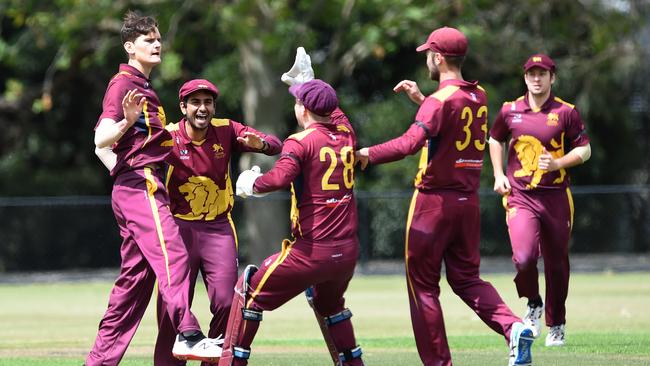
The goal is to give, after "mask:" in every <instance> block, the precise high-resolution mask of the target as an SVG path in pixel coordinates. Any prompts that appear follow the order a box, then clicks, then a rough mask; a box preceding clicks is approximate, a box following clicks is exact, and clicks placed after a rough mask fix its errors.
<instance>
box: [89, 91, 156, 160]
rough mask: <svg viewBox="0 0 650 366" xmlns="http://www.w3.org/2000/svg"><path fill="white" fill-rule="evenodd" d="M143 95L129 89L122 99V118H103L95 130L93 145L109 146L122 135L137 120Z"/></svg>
mask: <svg viewBox="0 0 650 366" xmlns="http://www.w3.org/2000/svg"><path fill="white" fill-rule="evenodd" d="M144 101H145V97H144V96H143V95H142V94H140V93H138V91H137V89H133V90H129V91H128V92H127V93H126V95H124V98H123V99H122V108H123V109H124V119H122V120H120V121H115V120H113V119H111V118H103V119H102V120H101V121H100V122H99V125H98V126H97V129H96V130H95V146H97V147H98V148H100V149H101V148H106V147H110V146H111V145H113V144H114V143H116V142H117V140H119V139H120V137H122V135H124V133H125V132H126V131H127V130H128V129H129V128H130V127H131V126H133V124H134V123H135V121H137V120H138V117H140V113H142V107H143V105H144Z"/></svg>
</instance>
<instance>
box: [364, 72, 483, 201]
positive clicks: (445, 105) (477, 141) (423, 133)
mask: <svg viewBox="0 0 650 366" xmlns="http://www.w3.org/2000/svg"><path fill="white" fill-rule="evenodd" d="M486 135H487V98H486V95H485V91H484V90H483V88H481V87H480V86H479V85H478V82H477V81H474V82H468V81H464V80H456V79H451V80H445V81H443V82H441V83H440V86H439V87H438V90H437V91H436V92H435V93H433V94H432V95H430V96H428V97H427V98H425V100H424V102H423V103H422V105H421V106H420V109H419V110H418V112H417V114H416V116H415V122H414V123H413V124H412V125H411V127H409V129H408V130H407V131H406V132H405V133H404V134H403V135H402V136H400V137H397V138H394V139H392V140H390V141H387V142H384V143H383V144H379V145H375V146H372V147H370V149H369V158H370V162H371V163H372V164H382V163H386V162H391V161H396V160H400V159H403V158H404V157H406V156H407V155H412V154H414V153H416V152H417V151H418V150H420V149H422V155H421V157H420V164H419V169H418V173H417V176H416V177H415V188H417V189H418V190H420V191H429V190H434V189H449V190H456V191H460V192H468V193H472V192H476V190H477V189H478V187H479V180H480V175H481V167H482V166H483V155H484V150H485V138H486Z"/></svg>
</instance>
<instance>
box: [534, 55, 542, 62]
mask: <svg viewBox="0 0 650 366" xmlns="http://www.w3.org/2000/svg"><path fill="white" fill-rule="evenodd" d="M533 62H542V58H541V57H539V56H535V57H533Z"/></svg>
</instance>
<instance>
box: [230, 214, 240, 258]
mask: <svg viewBox="0 0 650 366" xmlns="http://www.w3.org/2000/svg"><path fill="white" fill-rule="evenodd" d="M228 222H229V223H230V227H231V228H232V235H233V236H234V237H235V249H236V250H237V253H239V239H238V238H237V229H235V222H234V221H232V216H230V212H228Z"/></svg>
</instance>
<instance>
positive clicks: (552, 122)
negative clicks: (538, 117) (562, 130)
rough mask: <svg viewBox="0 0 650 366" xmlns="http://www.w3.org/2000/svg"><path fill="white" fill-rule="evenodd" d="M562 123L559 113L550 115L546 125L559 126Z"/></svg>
mask: <svg viewBox="0 0 650 366" xmlns="http://www.w3.org/2000/svg"><path fill="white" fill-rule="evenodd" d="M559 121H560V116H559V115H558V114H557V113H553V112H551V113H549V114H548V116H546V125H547V126H557V125H558V123H559Z"/></svg>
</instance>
